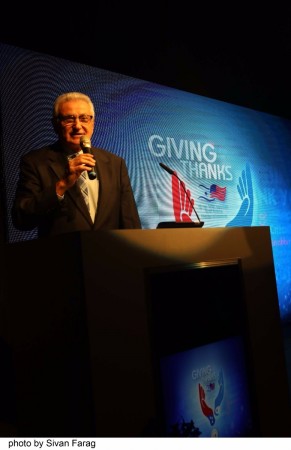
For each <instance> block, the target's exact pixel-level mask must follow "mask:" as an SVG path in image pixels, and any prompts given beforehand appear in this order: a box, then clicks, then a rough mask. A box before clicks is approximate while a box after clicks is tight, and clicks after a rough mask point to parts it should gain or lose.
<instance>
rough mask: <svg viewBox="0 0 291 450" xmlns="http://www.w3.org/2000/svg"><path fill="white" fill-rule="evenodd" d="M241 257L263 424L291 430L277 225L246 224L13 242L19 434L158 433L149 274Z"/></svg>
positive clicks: (273, 432)
mask: <svg viewBox="0 0 291 450" xmlns="http://www.w3.org/2000/svg"><path fill="white" fill-rule="evenodd" d="M231 258H239V259H240V261H241V267H242V273H243V282H244V298H245V302H246V311H247V316H248V323H249V335H250V342H251V353H252V354H251V359H252V365H253V372H254V380H255V390H256V399H257V409H258V416H259V422H260V433H261V435H262V436H266V437H267V436H272V437H276V436H280V437H281V436H288V435H290V429H291V427H290V424H291V422H290V405H289V399H288V394H287V393H288V380H287V374H286V368H285V360H284V351H283V343H282V336H281V328H280V315H279V306H278V297H277V289H276V281H275V273H274V264H273V255H272V247H271V240H270V231H269V227H237V228H203V229H176V230H175V229H157V230H113V231H98V232H77V233H72V234H66V235H60V236H56V237H54V238H47V239H46V238H44V239H40V240H32V241H24V242H18V243H13V244H7V245H5V246H4V261H5V264H4V268H3V270H4V272H3V273H2V277H3V278H2V279H3V286H4V289H3V298H2V299H1V323H0V326H1V339H2V342H3V343H4V345H5V347H6V348H7V349H8V351H9V354H10V355H11V361H12V363H11V377H10V378H9V379H10V381H11V383H10V385H9V386H2V387H1V389H2V390H5V389H6V388H7V389H8V390H9V389H10V390H11V392H12V396H11V398H12V399H13V405H14V408H15V409H14V411H15V415H14V419H13V420H15V430H16V436H21V437H40V436H48V437H64V436H72V437H143V436H151V435H154V434H155V432H154V431H153V430H154V427H153V423H154V422H155V419H156V415H157V409H156V400H155V394H154V392H155V386H154V383H155V381H154V376H153V368H152V354H151V344H150V340H151V339H150V329H149V323H148V307H147V293H146V278H145V271H146V270H147V269H149V268H153V267H167V266H172V265H180V264H185V263H200V262H203V261H215V260H226V259H231ZM205 289H207V286H205ZM200 297H202V298H203V292H200ZM195 301H198V300H197V299H195V298H194V299H193V302H195ZM278 411H280V415H278Z"/></svg>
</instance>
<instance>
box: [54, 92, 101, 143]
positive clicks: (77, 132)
mask: <svg viewBox="0 0 291 450" xmlns="http://www.w3.org/2000/svg"><path fill="white" fill-rule="evenodd" d="M92 116H93V112H92V110H91V108H90V105H88V103H87V102H85V101H83V100H70V101H68V102H65V103H63V104H61V105H60V110H59V119H57V120H55V121H54V128H55V131H56V133H57V134H58V136H59V140H60V141H61V143H62V144H63V145H64V147H65V148H66V149H69V150H74V151H78V150H79V148H80V138H81V136H87V137H88V138H89V139H91V136H92V134H93V130H94V117H92Z"/></svg>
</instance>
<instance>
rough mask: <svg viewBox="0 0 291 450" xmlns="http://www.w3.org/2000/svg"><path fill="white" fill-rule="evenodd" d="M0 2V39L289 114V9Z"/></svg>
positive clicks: (205, 4)
mask: <svg viewBox="0 0 291 450" xmlns="http://www.w3.org/2000/svg"><path fill="white" fill-rule="evenodd" d="M197 3H198V2H193V1H187V2H184V1H175V2H163V1H158V0H156V1H155V2H151V1H147V2H138V1H136V2H129V3H125V2H122V1H120V2H112V1H107V2H98V1H97V2H92V3H90V2H85V3H81V2H78V3H69V2H68V3H65V2H59V3H58V4H45V3H39V4H36V5H34V6H33V7H32V6H30V5H27V4H26V3H24V4H21V5H16V4H14V3H13V4H12V3H11V5H9V4H8V5H7V4H6V5H5V13H4V14H1V16H2V17H1V18H2V20H1V27H0V40H1V42H3V43H6V44H11V45H16V46H18V47H22V48H27V49H30V50H33V51H39V52H43V53H47V54H49V55H53V56H57V57H61V58H65V59H68V60H71V61H76V62H80V63H84V64H88V65H92V66H95V67H98V68H101V69H106V70H111V71H114V72H118V73H122V74H124V75H128V76H133V77H136V78H140V79H144V80H147V81H153V82H156V83H159V84H163V85H166V86H170V87H174V88H178V89H182V90H186V91H189V92H193V93H195V94H199V95H203V96H207V97H210V98H214V99H218V100H222V101H226V102H230V103H234V104H237V105H240V106H245V107H248V108H253V109H256V110H259V111H264V112H267V113H270V114H274V115H278V116H282V117H286V118H288V119H291V107H290V100H291V92H290V80H291V67H290V66H291V64H290V53H291V52H290V49H291V30H290V28H291V27H290V25H291V20H290V17H291V6H290V4H287V5H284V6H282V5H280V4H279V2H278V3H276V4H274V3H271V4H268V5H266V4H262V5H261V6H260V5H258V6H257V5H256V3H255V2H253V3H252V4H251V5H248V4H247V3H246V2H244V3H237V2H233V4H231V5H228V6H226V5H224V4H221V3H219V2H215V3H214V4H211V2H203V4H197Z"/></svg>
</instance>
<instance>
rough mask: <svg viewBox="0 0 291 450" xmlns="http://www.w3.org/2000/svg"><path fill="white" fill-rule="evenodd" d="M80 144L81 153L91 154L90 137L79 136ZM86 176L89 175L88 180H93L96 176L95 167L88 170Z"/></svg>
mask: <svg viewBox="0 0 291 450" xmlns="http://www.w3.org/2000/svg"><path fill="white" fill-rule="evenodd" d="M80 146H81V149H82V150H83V153H91V155H92V150H91V141H90V139H89V138H88V137H87V136H81V138H80ZM88 177H89V179H90V180H95V178H96V177H97V173H96V169H95V167H93V168H92V169H91V170H90V171H89V172H88Z"/></svg>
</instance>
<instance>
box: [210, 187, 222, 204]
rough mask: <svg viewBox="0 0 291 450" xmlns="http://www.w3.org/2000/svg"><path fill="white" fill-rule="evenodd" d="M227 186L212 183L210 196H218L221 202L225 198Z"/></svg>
mask: <svg viewBox="0 0 291 450" xmlns="http://www.w3.org/2000/svg"><path fill="white" fill-rule="evenodd" d="M225 194H226V188H225V187H220V186H218V185H217V184H212V185H211V186H210V197H211V198H217V199H218V200H220V201H221V202H223V201H224V200H225Z"/></svg>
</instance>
